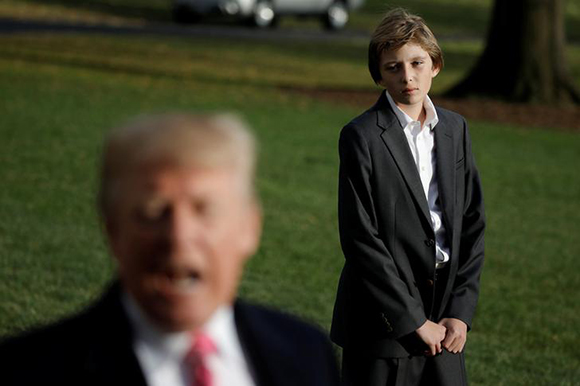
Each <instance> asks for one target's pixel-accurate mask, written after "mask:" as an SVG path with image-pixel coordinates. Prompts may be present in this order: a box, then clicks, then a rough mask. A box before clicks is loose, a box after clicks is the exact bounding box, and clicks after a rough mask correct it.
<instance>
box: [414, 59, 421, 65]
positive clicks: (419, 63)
mask: <svg viewBox="0 0 580 386" xmlns="http://www.w3.org/2000/svg"><path fill="white" fill-rule="evenodd" d="M422 64H423V62H422V61H420V60H418V61H415V62H413V65H414V66H420V65H422Z"/></svg>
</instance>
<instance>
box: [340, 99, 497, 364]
mask: <svg viewBox="0 0 580 386" xmlns="http://www.w3.org/2000/svg"><path fill="white" fill-rule="evenodd" d="M437 115H438V117H439V123H438V124H437V126H435V129H434V135H435V151H436V170H435V173H436V178H437V182H438V187H439V199H440V207H441V208H442V211H443V224H444V225H445V230H446V233H447V237H448V243H449V244H448V245H449V246H450V250H451V253H450V262H449V263H448V264H449V267H448V270H449V271H448V272H449V280H447V282H446V283H438V282H436V280H435V234H434V231H433V228H432V226H431V221H430V214H429V207H428V203H427V199H426V197H425V193H424V191H423V187H422V185H421V179H420V177H419V173H418V171H417V167H416V164H415V162H414V159H413V156H412V153H411V150H410V148H409V144H408V142H407V139H406V137H405V134H404V131H403V128H402V127H401V124H400V123H399V120H398V119H397V117H396V115H395V113H394V112H393V110H392V108H391V106H390V104H389V101H388V99H387V97H386V95H385V94H384V93H383V94H382V96H381V97H380V98H379V100H378V102H377V103H376V104H375V106H373V107H372V108H370V109H369V110H367V111H366V112H364V113H363V114H362V115H360V116H359V117H357V118H355V119H354V120H352V121H351V122H350V123H349V124H348V125H346V126H345V127H344V128H343V130H342V132H341V135H340V141H339V153H340V173H339V199H338V202H339V228H340V241H341V245H342V250H343V253H344V256H345V265H344V268H343V271H342V274H341V277H340V281H339V285H338V292H337V298H336V303H335V308H334V315H333V321H332V328H331V339H332V340H333V341H334V342H335V343H337V344H338V345H340V346H342V347H343V348H358V349H361V350H364V351H366V352H368V353H369V354H371V355H376V356H380V357H406V356H408V355H409V354H413V353H418V352H420V351H422V350H421V347H419V346H418V344H420V341H418V338H417V337H416V335H415V334H414V331H415V330H416V329H417V328H418V327H420V326H421V325H422V324H423V323H424V322H425V321H426V319H427V318H429V319H431V320H432V321H435V322H437V321H439V320H440V319H441V318H444V317H451V318H457V319H460V320H462V321H464V322H465V323H466V324H467V325H468V327H470V326H471V322H472V318H473V316H474V312H475V307H476V303H477V298H478V292H479V277H480V273H481V269H482V265H483V253H484V248H483V234H484V228H485V220H484V211H483V197H482V191H481V184H480V180H479V176H478V172H477V169H476V167H475V163H474V159H473V154H472V151H471V142H470V138H469V133H468V130H467V124H466V122H465V120H464V119H463V117H461V116H460V115H458V114H456V113H453V112H451V111H448V110H445V109H441V108H437ZM438 285H439V286H441V285H445V288H443V290H444V296H443V299H442V302H441V307H439V308H438V309H433V303H434V292H435V291H434V290H435V287H437V286H438ZM438 289H441V288H438Z"/></svg>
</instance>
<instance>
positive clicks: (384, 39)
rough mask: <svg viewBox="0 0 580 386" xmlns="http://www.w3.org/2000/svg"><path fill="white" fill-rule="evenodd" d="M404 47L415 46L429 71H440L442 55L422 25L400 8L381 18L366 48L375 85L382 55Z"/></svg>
mask: <svg viewBox="0 0 580 386" xmlns="http://www.w3.org/2000/svg"><path fill="white" fill-rule="evenodd" d="M407 43H415V44H418V45H419V46H420V47H421V48H423V49H424V50H425V51H426V52H427V53H428V54H429V56H430V57H431V60H432V61H433V67H435V68H438V69H442V68H443V52H442V51H441V48H440V47H439V44H438V43H437V39H436V38H435V35H433V32H431V30H430V29H429V27H427V24H425V21H424V20H423V19H422V18H421V17H419V16H417V15H412V14H410V13H409V12H407V11H406V10H404V9H402V8H395V9H393V10H391V11H389V12H388V13H387V14H386V15H385V16H384V17H383V20H382V21H381V22H380V23H379V25H378V26H377V28H376V29H375V31H374V32H373V35H372V37H371V42H370V44H369V63H368V65H369V71H370V73H371V76H372V78H373V80H374V81H375V83H377V84H378V83H379V82H380V81H381V79H382V77H381V72H380V68H379V66H380V61H381V54H382V53H383V51H385V50H397V49H399V48H401V47H402V46H404V45H405V44H407Z"/></svg>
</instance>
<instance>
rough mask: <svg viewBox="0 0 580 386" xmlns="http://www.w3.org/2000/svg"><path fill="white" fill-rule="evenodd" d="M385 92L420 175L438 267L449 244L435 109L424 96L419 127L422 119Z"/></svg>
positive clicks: (445, 260)
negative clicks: (438, 172) (438, 170)
mask: <svg viewBox="0 0 580 386" xmlns="http://www.w3.org/2000/svg"><path fill="white" fill-rule="evenodd" d="M385 93H386V94H387V99H388V100H389V103H390V104H391V107H392V108H393V111H394V112H395V115H396V116H397V119H398V120H399V123H400V124H401V127H403V131H404V132H405V136H406V137H407V142H408V143H409V148H410V149H411V153H412V154H413V159H414V160H415V165H416V166H417V171H418V172H419V177H421V184H422V185H423V191H424V193H425V198H426V199H427V203H428V205H429V212H430V215H431V226H432V227H433V230H434V231H435V251H436V255H435V258H436V265H437V268H441V267H443V265H444V264H445V263H446V262H447V261H449V246H448V245H447V239H446V236H445V226H444V225H443V221H442V216H443V212H442V211H441V206H440V202H439V187H438V185H437V175H436V173H435V170H436V164H437V159H436V157H435V151H436V149H435V135H434V133H433V131H434V130H435V125H437V123H438V122H439V118H438V117H437V111H435V106H434V105H433V102H432V101H431V99H430V98H429V96H425V100H424V101H423V108H424V109H425V115H426V116H425V122H424V123H423V126H421V122H419V121H415V120H413V119H411V117H409V116H408V115H407V114H406V113H405V112H404V111H403V110H401V109H400V108H399V107H398V106H397V105H396V104H395V101H394V100H393V98H392V97H391V96H390V95H389V93H388V92H387V91H385Z"/></svg>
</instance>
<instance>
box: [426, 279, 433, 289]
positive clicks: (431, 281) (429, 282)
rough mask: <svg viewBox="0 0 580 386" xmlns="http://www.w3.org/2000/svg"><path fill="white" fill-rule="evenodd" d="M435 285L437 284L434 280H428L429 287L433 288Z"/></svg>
mask: <svg viewBox="0 0 580 386" xmlns="http://www.w3.org/2000/svg"><path fill="white" fill-rule="evenodd" d="M433 284H435V282H434V281H433V280H431V279H429V280H427V285H428V286H429V287H433Z"/></svg>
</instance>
